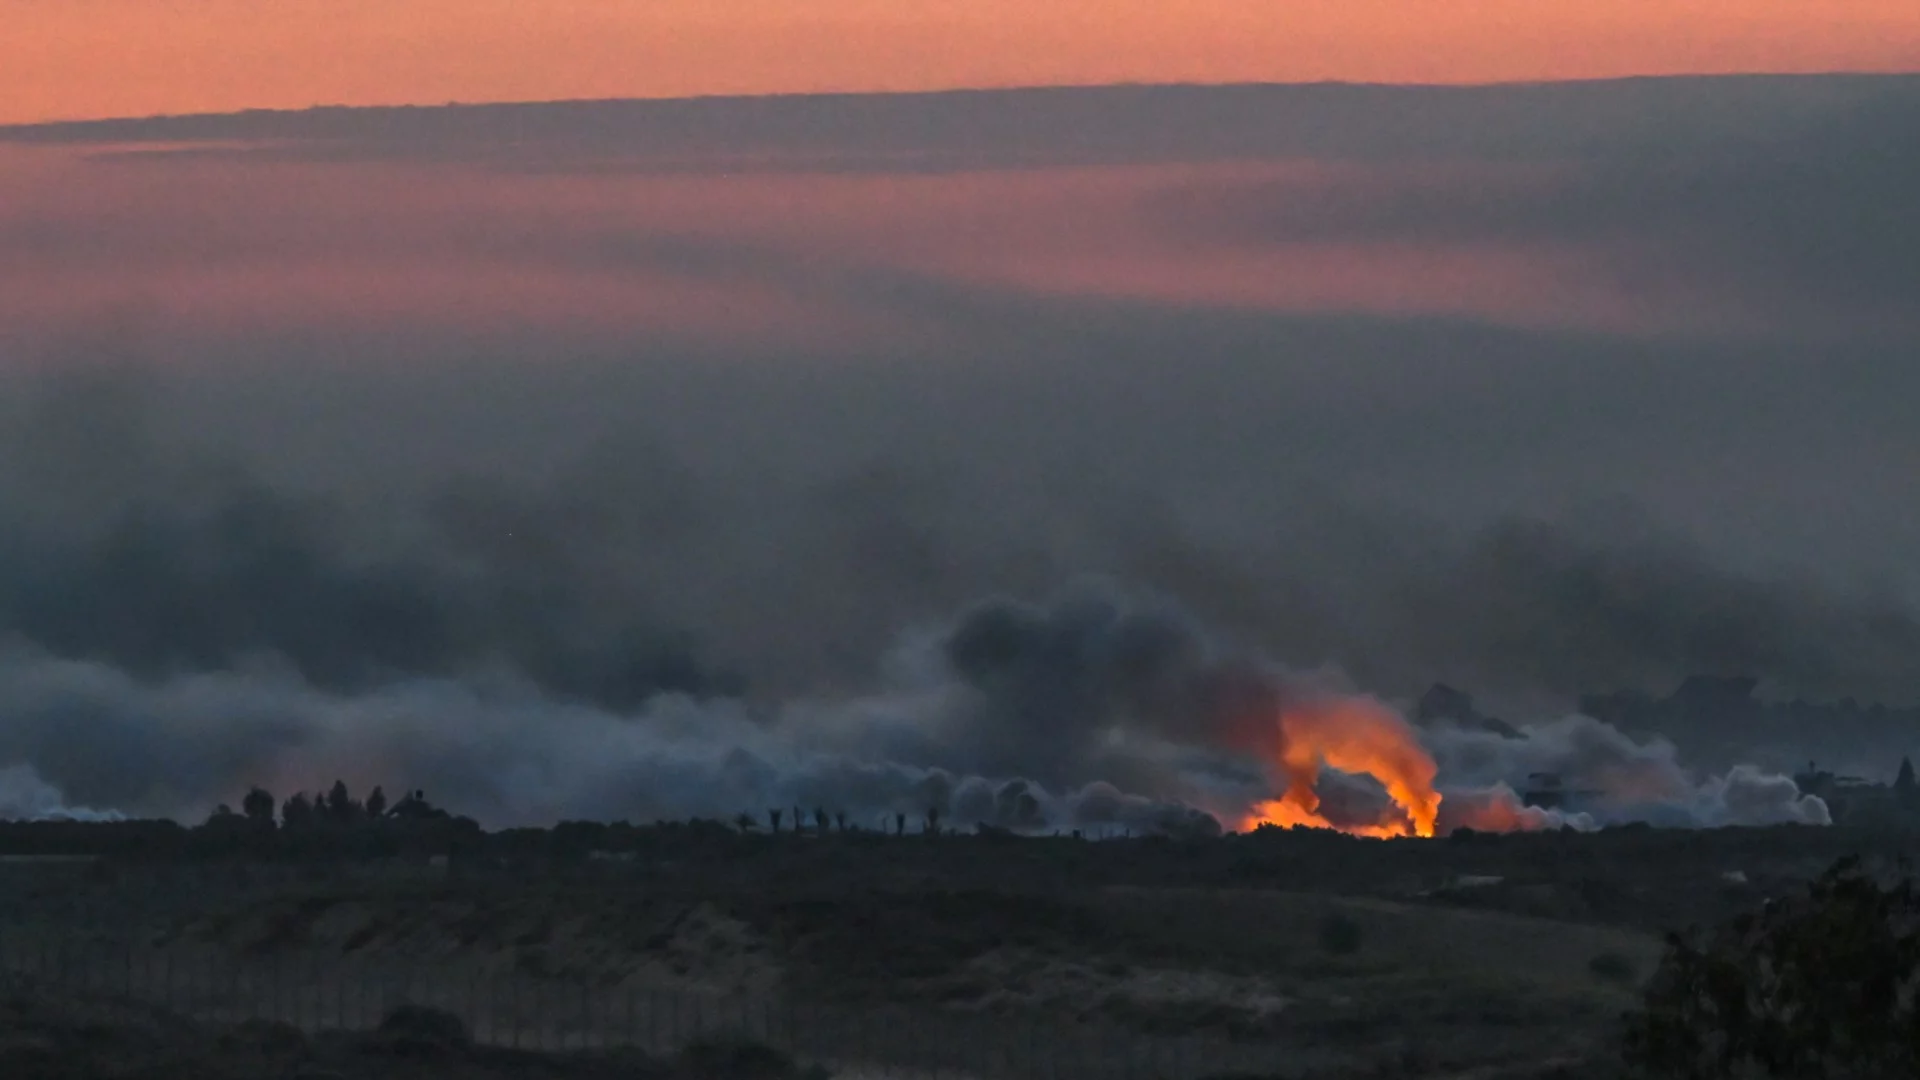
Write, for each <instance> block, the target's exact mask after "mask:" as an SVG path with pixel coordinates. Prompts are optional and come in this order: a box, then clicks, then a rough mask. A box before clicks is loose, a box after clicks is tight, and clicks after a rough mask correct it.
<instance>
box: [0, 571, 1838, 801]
mask: <svg viewBox="0 0 1920 1080" xmlns="http://www.w3.org/2000/svg"><path fill="white" fill-rule="evenodd" d="M884 670H885V674H884V675H883V676H882V677H881V678H880V679H879V680H877V683H876V685H875V686H874V687H872V688H871V689H870V690H869V691H868V692H867V693H864V694H860V695H856V696H850V697H844V698H835V699H795V700H791V701H787V702H783V703H779V704H775V705H761V704H756V703H753V702H749V701H747V700H745V699H742V698H739V697H731V696H709V697H705V698H697V697H695V696H692V695H689V694H686V693H673V692H669V693H660V694H656V695H654V696H652V697H650V698H648V699H647V700H646V701H645V702H644V703H643V704H641V705H640V706H638V707H636V708H633V709H629V710H613V709H609V708H607V707H605V706H602V705H597V704H592V703H586V702H580V701H573V700H567V699H564V698H559V697H556V696H555V695H553V694H552V693H551V692H550V691H549V690H548V689H547V688H545V687H543V686H541V685H540V684H539V683H537V682H534V681H531V680H528V679H526V678H524V677H519V676H515V675H512V674H510V673H499V674H496V675H494V676H492V677H488V678H479V677H472V678H462V679H454V678H427V677H420V676H413V677H406V678H400V679H394V680H390V681H386V682H383V683H380V684H379V685H377V686H371V687H365V688H361V689H355V690H340V689H333V688H328V687H325V686H321V685H317V684H315V683H314V682H313V681H311V680H309V679H307V678H306V677H304V676H303V675H301V674H300V673H299V672H298V670H296V669H295V668H294V667H292V666H291V665H288V664H286V663H284V662H275V661H271V660H265V659H263V660H259V661H257V662H254V663H252V664H249V665H246V666H241V667H237V668H235V669H232V670H221V671H204V672H191V673H174V674H169V675H165V676H160V677H156V678H140V677H136V676H135V675H133V674H131V673H129V672H127V671H125V670H122V669H120V668H117V667H114V666H111V665H108V664H105V663H102V662H99V661H88V660H73V659H63V658H58V657H55V656H51V655H49V654H47V653H46V652H45V651H43V650H39V649H35V648H32V647H28V646H16V647H14V648H12V649H11V650H9V651H7V652H6V653H5V654H4V656H0V708H4V710H5V711H6V714H7V715H8V716H9V717H10V723H9V724H8V725H7V726H6V728H5V729H3V730H0V760H9V761H15V762H23V763H26V765H28V766H31V769H30V770H29V769H26V768H16V769H15V771H14V772H12V773H9V774H7V776H8V783H9V787H8V788H7V790H10V791H18V792H24V794H20V795H16V796H14V797H12V798H10V800H9V804H8V805H9V807H10V808H12V807H16V806H18V807H23V808H24V809H16V810H14V811H13V812H14V813H15V814H16V815H17V816H48V815H50V814H52V813H56V812H60V809H59V808H61V807H62V806H64V805H65V804H64V801H63V799H62V794H63V793H64V795H65V797H66V798H70V799H72V800H74V801H75V802H78V803H81V804H85V805H89V806H100V805H105V806H111V807H113V808H114V810H115V811H116V812H124V813H128V814H136V815H168V816H177V817H183V818H192V817H195V816H196V815H202V814H204V813H206V811H207V810H208V809H209V808H210V807H211V805H212V804H213V803H214V802H217V801H229V802H230V801H233V800H235V799H237V797H238V795H239V794H240V793H241V792H243V791H244V790H245V788H246V786H248V785H250V784H262V785H265V786H267V787H269V788H270V789H271V790H275V791H276V792H278V793H281V794H285V793H286V792H289V791H291V790H296V789H305V790H312V791H317V790H320V789H322V788H324V787H325V786H326V785H327V784H328V783H330V782H331V779H332V778H334V777H343V778H348V779H349V780H350V782H351V783H353V784H354V786H355V787H356V789H357V790H364V789H365V788H366V787H368V786H370V785H372V784H374V783H385V784H387V785H388V786H390V787H404V788H413V787H421V788H425V789H426V790H427V791H428V792H429V794H430V796H431V797H433V798H435V800H436V801H438V802H441V803H442V804H443V805H448V806H450V807H452V808H454V809H456V810H458V811H461V812H466V813H469V814H471V815H472V816H474V817H475V818H477V819H479V820H480V821H481V822H482V823H483V824H486V825H489V826H503V825H514V824H538V823H547V822H552V821H556V820H563V819H600V820H617V819H624V820H641V821H646V820H654V819H666V818H685V817H690V816H701V817H709V818H731V817H733V816H734V815H736V814H738V813H742V812H746V813H751V814H754V815H756V816H757V815H759V814H761V813H764V812H765V810H767V809H770V808H786V807H790V806H801V807H805V808H808V809H812V808H815V807H818V808H822V809H826V810H828V811H830V812H833V813H845V814H847V815H848V816H849V818H850V819H851V820H853V821H855V822H859V823H864V824H868V825H871V826H875V827H880V826H884V824H885V823H886V822H887V821H889V820H891V819H892V818H893V816H894V815H896V814H906V815H909V816H910V817H912V818H914V819H915V820H918V819H919V817H920V816H921V815H923V814H925V813H927V812H928V811H933V812H937V813H938V814H939V815H940V816H941V817H942V818H944V819H945V820H946V821H947V822H950V823H956V824H960V825H962V826H965V825H971V824H973V823H976V822H986V823H991V824H995V825H999V826H1001V827H1006V828H1015V829H1024V830H1044V829H1049V828H1054V829H1058V828H1079V827H1091V826H1112V827H1115V828H1126V829H1129V830H1134V831H1141V832H1172V833H1181V834H1194V833H1207V832H1213V831H1217V830H1218V829H1219V828H1220V827H1221V824H1222V823H1224V824H1225V825H1226V826H1228V827H1237V826H1240V825H1242V824H1251V823H1254V822H1256V821H1257V820H1259V817H1260V815H1259V813H1258V811H1257V808H1258V807H1260V806H1261V805H1263V804H1266V803H1270V802H1272V801H1274V800H1276V799H1278V800H1283V801H1284V803H1285V804H1286V805H1289V806H1293V807H1297V808H1300V809H1302V810H1303V811H1305V812H1306V813H1308V814H1311V815H1314V818H1313V820H1304V819H1303V820H1289V821H1283V823H1288V824H1320V825H1327V826H1332V827H1340V828H1346V829H1349V830H1350V831H1355V832H1363V833H1367V834H1369V835H1391V834H1397V833H1414V834H1418V835H1431V834H1433V832H1434V831H1435V826H1436V824H1437V825H1438V826H1439V827H1441V828H1442V829H1444V828H1450V827H1452V826H1453V825H1457V824H1473V825H1475V827H1480V828H1486V827H1511V828H1520V827H1544V826H1546V825H1549V824H1558V823H1571V824H1577V825H1591V824H1593V823H1595V822H1597V821H1608V820H1658V821H1663V822H1669V823H1685V824H1700V825H1718V824H1733V823H1759V822H1765V821H1780V820H1800V821H1823V820H1824V819H1825V818H1824V815H1825V809H1824V807H1823V806H1821V805H1820V804H1819V803H1818V800H1814V799H1811V798H1809V797H1805V796H1801V795H1800V794H1799V793H1798V792H1797V791H1795V790H1794V789H1793V785H1792V781H1790V780H1786V779H1785V778H1782V777H1772V776H1765V775H1762V774H1760V773H1758V772H1757V771H1755V770H1751V769H1736V770H1734V771H1733V772H1731V773H1729V774H1727V775H1726V776H1724V777H1719V778H1707V779H1703V780H1695V779H1693V778H1692V777H1690V775H1689V774H1688V773H1687V772H1686V771H1685V770H1684V769H1682V768H1681V766H1680V765H1679V763H1678V762H1677V760H1676V759H1675V756H1674V753H1673V750H1672V748H1671V747H1670V746H1668V745H1666V744H1662V743H1654V744H1647V745H1642V744H1637V743H1635V742H1633V741H1632V740H1630V739H1628V738H1626V737H1625V736H1623V735H1621V734H1620V733H1619V732H1617V731H1614V730H1613V729H1611V728H1608V727H1606V726H1605V725H1603V724H1600V723H1599V722H1598V721H1594V720H1590V719H1586V718H1577V717H1576V718H1570V719H1567V720H1562V721H1557V722H1555V723H1552V724H1547V725H1543V726H1540V727H1537V728H1524V729H1522V735H1521V737H1520V738H1517V739H1514V738H1503V737H1501V736H1497V735H1490V734H1487V733H1482V732H1470V731H1464V730H1459V729H1456V728H1449V727H1439V728H1434V729H1430V730H1425V731H1422V730H1420V729H1417V728H1415V727H1414V726H1413V725H1411V724H1409V723H1407V722H1406V721H1405V720H1403V719H1401V718H1400V716H1399V715H1398V714H1396V713H1395V712H1393V711H1392V710H1391V709H1390V708H1389V707H1388V706H1387V705H1385V704H1383V703H1381V702H1379V701H1377V700H1375V699H1371V698H1366V697H1363V696H1360V695H1357V694H1355V693H1353V692H1352V691H1351V690H1350V689H1348V688H1346V687H1344V686H1343V684H1342V683H1341V681H1340V680H1339V679H1338V678H1337V677H1336V676H1334V675H1331V674H1329V673H1326V672H1305V673H1303V672H1295V671H1290V670H1288V669H1286V668H1285V667H1283V666H1280V665H1278V664H1275V663H1273V662H1271V661H1269V660H1266V659H1264V658H1263V657H1261V656H1260V655H1259V654H1258V653H1257V652H1255V651H1253V650H1251V649H1248V648H1246V647H1244V646H1241V645H1238V644H1235V643H1233V642H1231V641H1230V640H1228V639H1226V638H1224V637H1223V636H1222V635H1219V634H1217V633H1214V632H1210V631H1209V630H1208V629H1207V628H1206V627H1204V626H1203V625H1202V624H1200V623H1199V622H1198V621H1197V620H1195V619H1194V618H1193V617H1192V616H1191V615H1190V614H1188V613H1187V612H1185V611H1184V610H1183V609H1182V608H1181V607H1180V606H1179V605H1177V604H1176V603H1174V602H1173V601H1171V600H1170V599H1167V598H1165V597H1161V596H1157V595H1154V594H1151V593H1142V592H1137V591H1129V590H1124V589H1121V588H1119V587H1117V586H1115V585H1113V584H1111V583H1108V582H1103V581H1088V582H1084V583H1081V584H1079V585H1076V586H1074V587H1072V588H1070V589H1068V590H1066V591H1064V592H1062V593H1061V594H1059V595H1057V596H1056V597H1054V598H1053V599H1052V600H1051V601H1049V602H1047V603H1040V604H1034V603H1024V602H1019V601H1015V600H989V601H984V602H980V603H977V604H975V605H972V606H970V607H968V608H966V609H965V610H963V611H961V612H960V613H959V614H958V615H956V616H955V617H954V618H952V619H951V620H950V621H948V622H947V623H946V624H944V625H940V626H935V627H929V628H925V629H922V630H920V631H918V632H915V633H911V634H908V635H906V636H905V637H904V638H903V639H902V641H901V643H900V644H899V645H898V647H897V648H896V649H895V650H894V652H893V653H892V655H891V656H890V657H889V658H888V660H887V662H886V663H885V665H884ZM1543 770H1556V771H1559V772H1561V773H1563V774H1565V775H1566V776H1567V778H1568V779H1569V781H1570V782H1571V783H1574V784H1579V785H1592V786H1594V787H1596V788H1597V789H1598V790H1599V791H1600V792H1601V796H1602V800H1603V803H1604V812H1603V813H1602V814H1600V815H1598V816H1588V817H1582V818H1579V819H1566V820H1565V821H1564V822H1563V821H1562V819H1561V818H1559V817H1556V816H1554V815H1552V814H1543V813H1542V812H1540V811H1535V810H1531V809H1522V808H1519V807H1518V805H1517V803H1515V802H1514V800H1513V798H1512V795H1511V792H1512V790H1513V784H1514V783H1515V782H1516V781H1517V780H1518V781H1523V780H1524V778H1525V777H1526V776H1527V775H1528V774H1530V773H1534V772H1539V771H1543ZM40 777H45V778H46V780H45V781H44V782H43V781H41V780H40V779H39V778H40ZM1436 785H1437V786H1436ZM1461 808H1464V810H1465V815H1464V817H1463V816H1462V813H1461V812H1460V811H1461ZM65 812H67V813H69V814H71V815H72V816H81V815H83V814H85V813H90V812H88V811H76V810H70V809H69V810H67V811H65ZM1501 813H1505V814H1508V815H1509V818H1510V820H1505V822H1504V824H1502V823H1501V822H1500V821H1496V819H1495V815H1497V814H1501ZM1320 815H1324V817H1321V816H1320ZM1396 815H1399V817H1396ZM1396 820H1398V821H1402V822H1404V825H1403V826H1402V827H1400V828H1398V829H1390V828H1385V827H1384V825H1383V823H1389V822H1394V821H1396Z"/></svg>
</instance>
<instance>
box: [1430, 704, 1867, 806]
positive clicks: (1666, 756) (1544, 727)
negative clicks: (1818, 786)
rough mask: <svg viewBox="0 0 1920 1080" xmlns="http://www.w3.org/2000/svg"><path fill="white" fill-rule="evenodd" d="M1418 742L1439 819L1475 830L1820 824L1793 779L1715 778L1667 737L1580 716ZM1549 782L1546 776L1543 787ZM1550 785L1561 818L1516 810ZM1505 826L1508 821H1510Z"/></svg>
mask: <svg viewBox="0 0 1920 1080" xmlns="http://www.w3.org/2000/svg"><path fill="white" fill-rule="evenodd" d="M1423 741H1424V742H1425V743H1426V744H1427V745H1428V746H1429V747H1431V748H1432V750H1433V753H1434V758H1435V761H1436V762H1437V763H1438V764H1439V766H1440V769H1441V773H1442V775H1443V776H1444V777H1445V778H1446V783H1447V784H1448V785H1452V786H1454V787H1455V788H1456V789H1457V790H1458V791H1460V792H1461V795H1460V796H1458V797H1453V796H1450V801H1451V802H1452V803H1453V805H1452V806H1444V805H1443V807H1442V818H1443V820H1446V819H1447V818H1448V815H1449V813H1451V814H1452V815H1453V817H1452V820H1454V821H1455V822H1457V823H1462V824H1474V823H1475V822H1476V820H1477V821H1478V822H1479V824H1480V825H1481V827H1489V828H1499V827H1502V825H1503V824H1504V825H1505V827H1508V828H1512V827H1534V828H1539V827H1549V826H1554V825H1560V824H1572V825H1575V826H1576V827H1578V826H1583V825H1593V824H1611V823H1620V822H1628V821H1647V822H1652V823H1654V824H1662V825H1705V826H1720V825H1774V824H1783V823H1788V822H1798V823H1802V824H1817V825H1825V824H1828V823H1829V822H1830V821H1831V818H1830V816H1829V813H1828V809H1827V806H1826V804H1825V803H1824V802H1823V801H1821V799H1820V798H1819V797H1818V796H1814V795H1809V794H1803V793H1802V792H1801V791H1800V790H1799V788H1798V787H1797V786H1796V785H1795V784H1794V782H1793V780H1792V779H1791V778H1790V777H1786V776H1779V775H1773V774H1768V773H1764V772H1762V771H1761V770H1759V769H1757V768H1755V767H1753V766H1751V765H1737V766H1734V767H1733V768H1732V769H1730V770H1729V771H1727V772H1726V773H1724V774H1722V775H1718V776H1705V777H1702V776H1697V775H1696V774H1694V773H1693V772H1691V771H1690V770H1688V769H1686V768H1685V767H1684V766H1683V765H1682V763H1681V762H1680V759H1679V753H1678V751H1677V750H1676V749H1675V748H1674V746H1673V744H1672V743H1670V742H1668V741H1666V740H1664V739H1657V738H1656V739H1651V740H1648V741H1645V742H1639V741H1635V740H1634V739H1632V738H1630V737H1628V736H1627V735H1626V734H1624V733H1622V732H1621V731H1619V730H1618V729H1616V728H1614V727H1612V726H1610V725H1608V724H1605V723H1602V722H1601V721H1599V720H1595V719H1593V718H1592V717H1587V716H1568V717H1564V718H1562V719H1559V720H1554V721H1551V722H1547V723H1541V724H1534V725H1524V726H1521V727H1520V728H1519V729H1518V735H1517V737H1513V736H1508V735H1503V734H1500V733H1497V732H1493V731H1485V730H1473V729H1467V728H1462V727H1458V726H1454V725H1451V724H1440V725H1437V726H1435V727H1433V728H1431V729H1429V730H1428V731H1427V732H1426V733H1425V734H1424V738H1423ZM1548 778H1551V779H1550V780H1549V779H1548ZM1543 782H1545V783H1551V784H1552V785H1553V786H1554V788H1555V789H1556V790H1557V792H1558V793H1559V794H1560V795H1562V796H1564V797H1566V798H1567V799H1568V807H1569V811H1568V812H1561V811H1554V812H1548V813H1542V812H1539V811H1534V810H1532V808H1521V807H1520V804H1519V800H1518V799H1517V798H1516V797H1514V795H1513V793H1514V792H1515V791H1525V790H1527V789H1528V788H1529V787H1531V786H1535V785H1537V784H1539V783H1543ZM1509 821H1510V823H1509Z"/></svg>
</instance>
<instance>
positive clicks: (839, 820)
mask: <svg viewBox="0 0 1920 1080" xmlns="http://www.w3.org/2000/svg"><path fill="white" fill-rule="evenodd" d="M833 827H834V828H835V829H837V830H839V831H840V832H846V831H847V812H846V811H845V810H836V811H834V814H833Z"/></svg>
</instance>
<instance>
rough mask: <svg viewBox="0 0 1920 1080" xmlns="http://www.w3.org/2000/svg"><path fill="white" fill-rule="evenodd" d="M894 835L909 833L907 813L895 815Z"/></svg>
mask: <svg viewBox="0 0 1920 1080" xmlns="http://www.w3.org/2000/svg"><path fill="white" fill-rule="evenodd" d="M893 835H895V836H905V835H907V815H906V814H905V813H904V812H903V813H898V814H895V815H893Z"/></svg>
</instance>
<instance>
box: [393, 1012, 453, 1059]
mask: <svg viewBox="0 0 1920 1080" xmlns="http://www.w3.org/2000/svg"><path fill="white" fill-rule="evenodd" d="M375 1037H376V1038H377V1039H378V1040H379V1042H380V1043H381V1045H382V1046H384V1048H385V1049H386V1050H387V1051H388V1052H390V1053H394V1054H400V1055H403V1056H408V1057H430V1056H438V1055H441V1054H446V1053H449V1052H452V1051H454V1050H457V1049H460V1048H463V1047H466V1046H468V1045H469V1044H470V1043H471V1042H472V1037H471V1036H470V1035H469V1034H468V1032H467V1025H466V1022H465V1021H463V1020H461V1019H460V1018H459V1017H457V1016H455V1015H453V1014H452V1013H450V1012H446V1011H445V1010H442V1009H434V1008H429V1007H428V1006H425V1005H401V1006H399V1007H397V1008H395V1009H393V1010H392V1011H391V1012H389V1013H387V1015H386V1016H385V1017H383V1018H382V1019H381V1021H380V1027H379V1029H378V1030H377V1031H376V1032H375Z"/></svg>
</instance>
